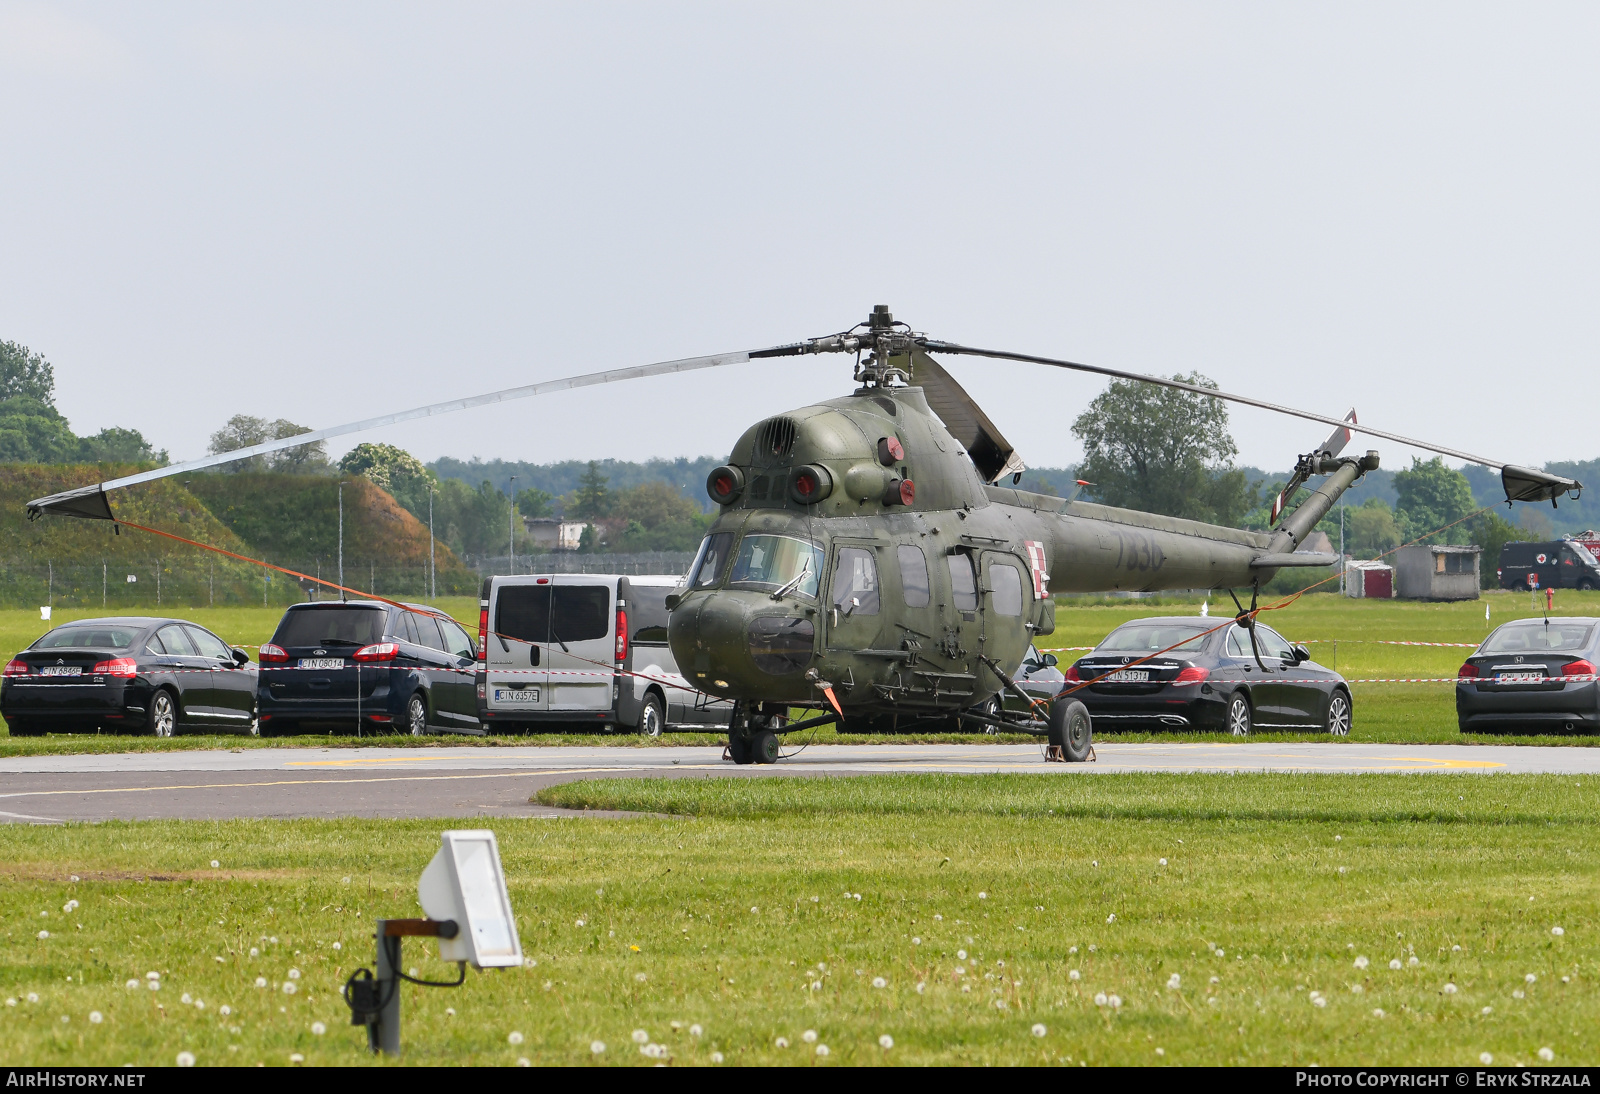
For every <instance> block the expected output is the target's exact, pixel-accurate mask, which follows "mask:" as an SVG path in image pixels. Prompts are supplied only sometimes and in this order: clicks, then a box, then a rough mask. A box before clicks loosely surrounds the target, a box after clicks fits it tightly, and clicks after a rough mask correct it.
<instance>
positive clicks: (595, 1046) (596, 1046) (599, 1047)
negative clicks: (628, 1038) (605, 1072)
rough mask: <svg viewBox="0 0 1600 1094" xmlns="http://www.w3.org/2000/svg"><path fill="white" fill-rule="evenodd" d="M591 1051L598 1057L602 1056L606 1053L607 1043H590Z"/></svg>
mask: <svg viewBox="0 0 1600 1094" xmlns="http://www.w3.org/2000/svg"><path fill="white" fill-rule="evenodd" d="M589 1051H590V1052H592V1053H594V1055H596V1056H602V1055H604V1054H605V1051H606V1043H605V1042H604V1041H590V1042H589Z"/></svg>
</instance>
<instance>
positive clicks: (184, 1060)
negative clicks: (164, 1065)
mask: <svg viewBox="0 0 1600 1094" xmlns="http://www.w3.org/2000/svg"><path fill="white" fill-rule="evenodd" d="M178 1066H179V1067H193V1066H194V1053H192V1052H180V1053H178Z"/></svg>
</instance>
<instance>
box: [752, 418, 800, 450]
mask: <svg viewBox="0 0 1600 1094" xmlns="http://www.w3.org/2000/svg"><path fill="white" fill-rule="evenodd" d="M794 435H795V424H794V419H793V418H771V419H769V420H768V421H767V422H765V423H764V424H763V425H762V426H761V437H760V439H759V440H758V441H757V442H756V443H757V445H758V446H759V447H760V451H761V454H762V455H764V456H787V455H789V453H791V452H793V451H794Z"/></svg>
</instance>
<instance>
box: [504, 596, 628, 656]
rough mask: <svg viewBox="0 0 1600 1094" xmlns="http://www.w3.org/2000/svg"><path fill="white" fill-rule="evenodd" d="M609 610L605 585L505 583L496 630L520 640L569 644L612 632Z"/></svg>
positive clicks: (604, 635) (609, 604) (609, 597)
mask: <svg viewBox="0 0 1600 1094" xmlns="http://www.w3.org/2000/svg"><path fill="white" fill-rule="evenodd" d="M610 613H611V590H610V589H609V588H608V587H607V586H605V585H503V586H501V588H500V592H499V595H498V596H497V597H496V599H495V610H494V630H495V633H496V634H502V635H505V636H506V637H507V638H514V639H516V640H518V641H521V642H544V643H551V642H554V643H558V644H559V643H561V642H565V643H567V644H569V645H570V644H571V643H573V642H589V641H592V640H594V639H596V638H605V637H607V636H608V635H610V633H611V619H610Z"/></svg>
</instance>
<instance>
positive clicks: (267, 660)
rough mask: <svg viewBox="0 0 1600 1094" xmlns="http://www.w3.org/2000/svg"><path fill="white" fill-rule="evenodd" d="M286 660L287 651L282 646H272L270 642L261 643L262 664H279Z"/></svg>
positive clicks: (287, 658)
mask: <svg viewBox="0 0 1600 1094" xmlns="http://www.w3.org/2000/svg"><path fill="white" fill-rule="evenodd" d="M287 660H289V651H288V650H286V649H284V648H283V647H282V646H274V645H273V644H272V643H271V642H267V643H264V644H263V645H262V647H261V663H262V664H263V665H281V664H283V662H285V661H287Z"/></svg>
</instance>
